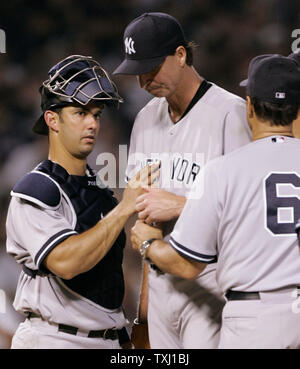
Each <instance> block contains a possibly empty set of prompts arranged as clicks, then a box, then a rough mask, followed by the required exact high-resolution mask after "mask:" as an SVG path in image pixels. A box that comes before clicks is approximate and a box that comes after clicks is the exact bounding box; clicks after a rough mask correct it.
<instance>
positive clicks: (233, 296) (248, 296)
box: [225, 286, 300, 301]
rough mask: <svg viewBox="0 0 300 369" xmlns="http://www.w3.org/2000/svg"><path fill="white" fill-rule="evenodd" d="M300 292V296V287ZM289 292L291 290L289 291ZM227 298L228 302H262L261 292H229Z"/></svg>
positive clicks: (298, 288)
mask: <svg viewBox="0 0 300 369" xmlns="http://www.w3.org/2000/svg"><path fill="white" fill-rule="evenodd" d="M295 288H296V289H297V291H298V296H299V295H300V286H296V287H295ZM288 290H289V289H288ZM225 297H226V298H227V300H228V301H238V300H260V299H261V298H260V295H259V292H241V291H232V290H228V291H227V292H226V293H225Z"/></svg>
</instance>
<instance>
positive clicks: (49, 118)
mask: <svg viewBox="0 0 300 369" xmlns="http://www.w3.org/2000/svg"><path fill="white" fill-rule="evenodd" d="M44 119H45V122H46V124H47V126H48V127H49V129H52V130H53V131H55V132H58V120H59V118H58V114H57V113H56V112H55V111H52V110H46V111H45V113H44Z"/></svg>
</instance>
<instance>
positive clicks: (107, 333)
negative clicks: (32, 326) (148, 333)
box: [27, 312, 129, 344]
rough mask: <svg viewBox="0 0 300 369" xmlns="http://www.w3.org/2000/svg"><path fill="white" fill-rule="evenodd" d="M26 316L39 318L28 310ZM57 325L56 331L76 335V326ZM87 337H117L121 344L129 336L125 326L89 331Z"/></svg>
mask: <svg viewBox="0 0 300 369" xmlns="http://www.w3.org/2000/svg"><path fill="white" fill-rule="evenodd" d="M27 318H28V319H30V318H41V317H40V316H39V315H37V314H35V313H32V312H29V313H28V314H27ZM57 325H58V331H59V332H64V333H68V334H72V335H74V336H76V335H77V333H78V331H79V329H78V328H77V327H73V326H71V325H67V324H57ZM87 337H89V338H103V339H106V340H116V339H119V341H120V344H122V343H123V342H128V341H129V336H128V334H127V330H126V328H125V327H124V328H122V329H120V330H116V329H102V330H99V331H89V332H88V335H87Z"/></svg>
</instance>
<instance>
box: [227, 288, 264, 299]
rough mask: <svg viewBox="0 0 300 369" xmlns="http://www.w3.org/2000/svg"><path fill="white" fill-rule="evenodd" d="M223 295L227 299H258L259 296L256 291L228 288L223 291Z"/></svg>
mask: <svg viewBox="0 0 300 369" xmlns="http://www.w3.org/2000/svg"><path fill="white" fill-rule="evenodd" d="M225 297H226V298H227V300H228V301H235V300H260V296H259V293H258V292H240V291H232V290H228V291H227V292H226V293H225Z"/></svg>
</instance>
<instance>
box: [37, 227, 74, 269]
mask: <svg viewBox="0 0 300 369" xmlns="http://www.w3.org/2000/svg"><path fill="white" fill-rule="evenodd" d="M72 234H77V232H76V231H69V232H66V233H63V234H61V235H60V236H58V237H57V238H55V239H54V240H53V241H52V242H50V243H49V245H48V246H47V247H46V248H45V249H44V250H43V252H42V253H41V255H40V256H39V257H38V259H37V261H36V265H37V267H38V269H39V268H40V263H41V262H42V260H43V259H44V258H43V256H44V254H45V253H47V250H48V249H49V248H51V246H52V245H53V244H54V243H57V241H59V239H61V238H63V237H66V236H69V235H72Z"/></svg>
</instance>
